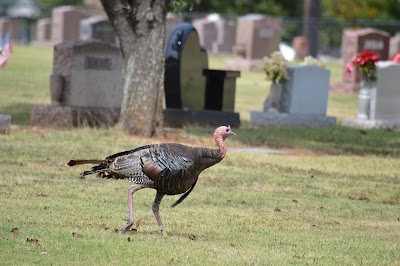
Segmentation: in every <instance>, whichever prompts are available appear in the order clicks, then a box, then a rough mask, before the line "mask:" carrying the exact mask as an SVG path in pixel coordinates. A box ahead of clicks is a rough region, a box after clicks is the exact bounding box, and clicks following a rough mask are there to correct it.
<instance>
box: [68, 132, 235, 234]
mask: <svg viewBox="0 0 400 266" xmlns="http://www.w3.org/2000/svg"><path fill="white" fill-rule="evenodd" d="M230 135H235V133H234V132H233V131H232V129H231V127H230V126H220V127H218V128H217V129H216V130H215V132H214V140H215V142H216V143H217V145H218V149H207V148H198V147H190V146H185V145H181V144H176V143H166V144H153V145H146V146H142V147H138V148H136V149H133V150H128V151H123V152H120V153H117V154H114V155H111V156H108V157H107V158H106V159H104V160H70V161H69V162H67V164H66V165H67V166H74V165H78V164H87V163H93V164H98V165H96V166H94V167H92V168H91V170H89V171H84V172H82V173H81V176H86V175H90V174H95V173H97V174H98V176H100V177H102V178H115V179H121V178H122V179H128V180H129V181H131V182H133V183H134V185H133V186H131V187H130V188H129V189H128V211H129V217H128V220H127V223H126V224H125V225H124V226H123V227H122V228H121V232H122V233H126V232H127V231H129V229H130V228H131V227H132V225H133V219H134V213H133V193H135V192H136V191H138V190H140V189H142V188H153V189H155V190H157V193H156V197H155V199H154V202H153V206H152V210H153V213H154V216H155V218H156V220H157V223H158V225H159V227H160V231H161V233H162V234H163V235H167V233H166V232H165V230H164V225H163V223H162V221H161V218H160V215H159V205H160V203H161V200H162V198H163V197H164V195H177V194H182V193H184V194H183V195H182V196H181V197H180V198H179V199H178V200H177V201H176V202H175V203H174V204H173V205H172V207H175V206H176V205H178V204H179V203H181V202H182V201H183V200H184V199H185V198H186V197H187V196H188V195H189V194H190V192H192V190H193V188H194V186H195V185H196V182H197V179H198V177H199V174H200V173H201V172H202V171H203V170H204V169H206V168H208V167H210V166H212V165H214V164H216V163H218V162H220V161H221V160H222V159H223V158H224V157H225V155H226V145H225V143H224V140H225V139H226V138H227V137H228V136H230Z"/></svg>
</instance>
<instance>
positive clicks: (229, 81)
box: [164, 23, 240, 126]
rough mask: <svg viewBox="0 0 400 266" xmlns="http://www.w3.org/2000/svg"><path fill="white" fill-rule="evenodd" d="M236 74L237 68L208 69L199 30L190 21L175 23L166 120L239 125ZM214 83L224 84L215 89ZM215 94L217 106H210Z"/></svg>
mask: <svg viewBox="0 0 400 266" xmlns="http://www.w3.org/2000/svg"><path fill="white" fill-rule="evenodd" d="M235 74H236V76H235ZM237 76H238V72H236V71H234V72H232V71H223V70H221V71H214V72H212V71H209V69H208V58H207V52H206V50H205V49H204V47H201V46H200V43H199V37H198V34H197V31H196V29H195V28H194V27H193V25H192V24H189V23H182V24H180V25H178V26H176V27H175V28H174V29H173V31H172V33H171V35H170V38H169V40H168V43H167V47H166V51H165V80H164V89H165V99H166V107H167V109H166V110H165V112H164V121H165V122H166V124H168V125H171V126H181V125H183V124H186V123H187V124H190V123H197V124H218V123H230V122H231V123H230V124H231V125H232V126H233V125H239V124H240V121H239V114H237V113H234V112H233V110H234V108H233V107H234V94H235V85H236V82H235V81H236V77H237ZM215 84H219V85H220V86H222V87H219V88H218V90H220V91H213V88H214V87H215ZM221 94H222V95H221ZM213 97H214V98H218V99H217V100H216V102H218V104H217V105H218V107H216V106H215V105H214V106H212V108H209V107H210V106H209V103H210V102H211V100H209V98H213ZM214 102H215V101H214ZM207 109H209V110H207ZM224 110H229V111H228V112H226V111H224ZM224 120H225V122H223V121H224Z"/></svg>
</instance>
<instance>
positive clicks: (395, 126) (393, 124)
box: [342, 118, 400, 132]
mask: <svg viewBox="0 0 400 266" xmlns="http://www.w3.org/2000/svg"><path fill="white" fill-rule="evenodd" d="M342 125H343V126H348V127H354V128H359V129H378V128H379V129H385V130H389V131H394V132H400V120H397V121H393V120H363V119H357V118H343V119H342Z"/></svg>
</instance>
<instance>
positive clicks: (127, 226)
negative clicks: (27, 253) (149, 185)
mask: <svg viewBox="0 0 400 266" xmlns="http://www.w3.org/2000/svg"><path fill="white" fill-rule="evenodd" d="M142 188H144V186H141V185H133V186H131V187H130V188H129V189H128V212H129V217H128V220H127V223H126V224H125V225H124V226H123V227H122V228H121V233H123V234H125V233H126V232H128V231H129V229H130V228H131V227H132V225H133V218H134V213H133V193H135V192H136V191H138V190H139V189H142Z"/></svg>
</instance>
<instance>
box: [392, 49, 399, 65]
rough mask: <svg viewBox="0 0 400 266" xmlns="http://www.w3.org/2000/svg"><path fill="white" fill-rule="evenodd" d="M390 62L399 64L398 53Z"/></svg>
mask: <svg viewBox="0 0 400 266" xmlns="http://www.w3.org/2000/svg"><path fill="white" fill-rule="evenodd" d="M392 61H393V62H395V63H396V64H400V52H398V53H397V54H395V56H393V58H392Z"/></svg>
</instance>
